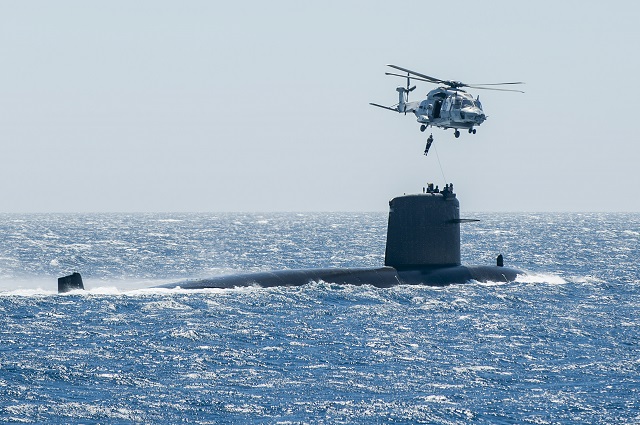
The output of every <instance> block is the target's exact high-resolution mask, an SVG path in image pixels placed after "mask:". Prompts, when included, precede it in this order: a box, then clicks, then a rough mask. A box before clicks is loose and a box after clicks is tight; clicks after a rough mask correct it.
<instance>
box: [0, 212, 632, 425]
mask: <svg viewBox="0 0 640 425" xmlns="http://www.w3.org/2000/svg"><path fill="white" fill-rule="evenodd" d="M463 216H464V217H465V218H479V219H480V220H481V221H480V222H479V223H473V224H463V225H462V255H463V263H464V264H494V262H495V257H496V256H497V255H498V254H499V253H502V254H503V255H504V257H505V264H506V265H507V266H510V267H515V268H520V269H524V270H527V271H528V272H529V273H528V274H527V275H523V276H521V277H519V279H518V280H517V281H515V282H512V283H483V284H481V283H477V282H471V283H468V284H464V285H452V286H448V287H444V288H432V287H426V286H398V287H394V288H391V289H378V288H374V287H369V286H362V287H350V286H340V285H335V284H332V283H331V282H312V283H310V284H308V285H306V286H303V287H297V288H271V289H262V288H257V287H252V288H242V289H233V290H202V291H186V290H180V289H177V290H162V289H149V288H150V287H151V286H153V285H157V284H161V283H167V282H173V281H179V280H182V279H186V278H194V277H204V276H213V275H216V274H224V273H233V272H240V271H242V272H246V271H262V270H271V269H287V268H312V267H356V266H364V267H369V266H379V265H382V264H383V262H384V243H385V233H386V214H384V213H371V214H362V213H360V214H356V213H322V214H320V213H319V214H86V215H80V214H76V215H73V214H71V215H64V214H40V215H39V214H29V215H16V214H5V215H0V231H1V235H2V236H1V237H0V422H4V423H53V424H76V423H78V424H79V423H83V424H87V423H104V424H129V423H194V424H218V423H219V424H227V423H229V424H235V423H274V424H275V423H282V424H298V423H309V424H317V423H327V424H328V423H332V424H333V423H345V424H347V423H348V424H351V423H408V424H410V423H429V424H467V423H474V424H496V423H498V424H516V423H517V424H574V423H590V424H595V423H602V424H610V423H621V424H633V423H640V335H639V332H638V330H639V327H640V317H639V314H638V313H639V312H640V272H639V267H638V258H639V253H640V214H586V213H585V214H577V213H576V214H463ZM74 270H77V271H79V272H81V273H82V274H83V277H84V281H85V287H86V288H87V291H84V292H72V293H69V294H64V295H58V294H57V293H56V285H57V277H59V276H62V275H65V274H67V273H69V272H72V271H74Z"/></svg>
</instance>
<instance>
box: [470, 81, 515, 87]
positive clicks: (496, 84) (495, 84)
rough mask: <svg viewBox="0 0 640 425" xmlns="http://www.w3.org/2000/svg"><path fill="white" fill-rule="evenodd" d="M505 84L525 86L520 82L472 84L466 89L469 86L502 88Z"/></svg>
mask: <svg viewBox="0 0 640 425" xmlns="http://www.w3.org/2000/svg"><path fill="white" fill-rule="evenodd" d="M507 84H525V83H523V82H522V81H518V82H515V83H473V84H470V85H469V86H468V87H471V86H504V85H507Z"/></svg>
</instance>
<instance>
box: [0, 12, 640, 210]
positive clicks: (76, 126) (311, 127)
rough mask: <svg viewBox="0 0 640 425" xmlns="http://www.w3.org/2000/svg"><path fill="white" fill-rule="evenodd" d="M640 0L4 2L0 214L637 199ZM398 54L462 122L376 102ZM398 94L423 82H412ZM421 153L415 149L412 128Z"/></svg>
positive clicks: (612, 205) (0, 21)
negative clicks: (471, 126)
mask: <svg viewBox="0 0 640 425" xmlns="http://www.w3.org/2000/svg"><path fill="white" fill-rule="evenodd" d="M638 16H640V2H632V1H617V0H613V1H609V2H602V1H592V0H586V1H584V0H583V1H561V2H560V1H557V0H553V1H547V0H542V1H537V2H513V1H487V2H478V1H468V0H460V1H457V2H455V7H454V6H453V3H446V2H442V1H438V2H436V1H422V2H388V1H385V2H383V1H371V0H367V1H345V0H340V1H334V0H326V1H322V2H304V1H293V0H292V1H279V0H274V1H269V2H266V1H254V0H247V1H243V2H230V1H199V0H191V1H166V0H152V1H145V0H140V1H135V2H132V1H119V0H111V1H102V2H98V1H86V0H83V1H67V0H60V1H55V2H52V1H30V0H26V1H25V0H20V1H18V0H16V1H6V0H0V61H1V66H0V149H1V154H0V212H9V213H12V212H147V211H150V212H152V211H157V212H189V211H193V212H227V211H234V212H236V211H237V212H244V211H246V212H271V211H302V212H303V211H386V210H387V209H388V201H389V200H390V199H391V198H393V197H395V196H399V195H402V194H404V193H417V192H422V187H424V186H425V185H426V184H427V183H428V182H434V183H435V184H438V185H440V187H442V186H444V184H445V183H446V182H453V183H454V184H455V189H456V192H457V194H458V198H459V199H460V202H461V209H462V210H463V211H472V212H473V211H477V212H492V211H495V212H518V211H527V212H538V211H540V212H543V211H558V212H565V211H576V212H587V211H604V212H616V211H625V212H640V196H638V195H639V193H640V191H639V190H638V183H640V166H639V164H638V162H639V159H640V144H639V141H640V136H639V134H640V129H638V128H637V127H638V126H637V124H638V123H640V121H639V120H638V116H637V115H636V112H637V111H639V110H640V109H639V108H638V106H637V104H638V103H639V100H640V89H639V86H640V85H639V82H638V77H639V76H640V53H638V52H640V50H638V46H639V45H640V25H638V23H637V18H638ZM386 64H396V65H399V66H402V67H406V68H409V69H412V70H416V71H418V72H421V73H424V74H427V75H431V76H434V77H436V78H440V79H450V80H459V81H463V82H465V83H491V82H502V81H524V82H526V84H525V85H524V86H522V89H523V90H524V91H525V92H526V93H524V94H519V93H504V92H495V91H484V90H483V91H479V90H469V91H470V92H471V93H472V94H473V95H474V96H475V95H480V99H481V101H482V104H483V107H484V110H485V113H486V114H487V115H488V119H487V121H486V122H485V123H483V124H482V125H481V126H479V127H477V134H475V135H469V134H468V133H466V132H463V133H462V135H461V136H460V138H459V139H455V138H454V136H453V131H452V130H446V131H445V130H442V129H437V128H434V129H429V130H428V131H427V132H426V133H421V132H420V131H419V124H418V123H417V122H416V120H415V117H414V116H413V115H411V114H409V115H407V116H404V115H402V114H397V113H393V112H390V111H385V110H383V109H379V108H375V107H372V106H370V105H369V102H376V103H382V104H388V105H393V104H394V103H396V102H397V92H396V91H395V88H396V87H397V86H398V85H402V84H404V82H403V80H401V79H399V78H395V77H390V76H385V75H384V72H385V71H390V69H388V68H387V67H386V66H385V65H386ZM416 83H417V86H418V88H417V89H416V90H415V91H413V92H412V93H411V98H410V100H419V99H420V98H423V97H425V96H426V94H427V92H428V91H429V90H431V89H433V88H435V86H434V85H431V84H428V83H422V82H416ZM430 132H432V133H433V136H434V138H435V142H434V145H433V147H432V149H431V152H430V153H429V156H427V157H425V156H424V155H423V154H422V153H423V150H424V145H425V142H426V138H427V136H428V134H429V133H430Z"/></svg>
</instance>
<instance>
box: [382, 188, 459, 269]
mask: <svg viewBox="0 0 640 425" xmlns="http://www.w3.org/2000/svg"><path fill="white" fill-rule="evenodd" d="M431 186H432V185H430V188H429V189H428V190H427V192H426V193H421V194H415V195H404V196H399V197H397V198H393V199H392V200H391V201H389V225H388V227H387V248H386V252H385V259H384V264H385V266H390V267H394V268H396V269H398V270H403V269H404V270H406V269H419V268H425V267H447V266H459V265H460V222H461V220H460V202H458V199H457V198H456V195H455V194H454V193H453V190H452V187H453V185H451V188H450V187H449V186H448V185H447V186H446V188H445V189H444V190H443V191H441V192H435V191H433V190H431ZM436 190H437V189H436Z"/></svg>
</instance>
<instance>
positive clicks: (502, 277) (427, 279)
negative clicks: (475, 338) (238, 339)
mask: <svg viewBox="0 0 640 425" xmlns="http://www.w3.org/2000/svg"><path fill="white" fill-rule="evenodd" d="M519 273H520V272H519V271H518V270H515V269H510V268H508V267H497V266H459V265H458V266H449V267H422V268H412V269H410V270H397V269H395V268H393V267H378V268H348V269H303V270H280V271H272V272H260V273H249V274H234V275H223V276H216V277H212V278H207V279H197V280H187V281H183V282H177V283H170V284H165V285H160V286H157V288H182V289H206V288H218V289H229V288H238V287H248V286H256V287H262V288H269V287H274V286H302V285H306V284H308V283H311V282H321V281H322V282H326V283H334V284H339V285H371V286H375V287H378V288H389V287H392V286H396V285H428V286H444V285H451V284H456V283H467V282H472V281H477V282H510V281H513V280H515V279H516V277H517V275H518V274H519Z"/></svg>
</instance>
